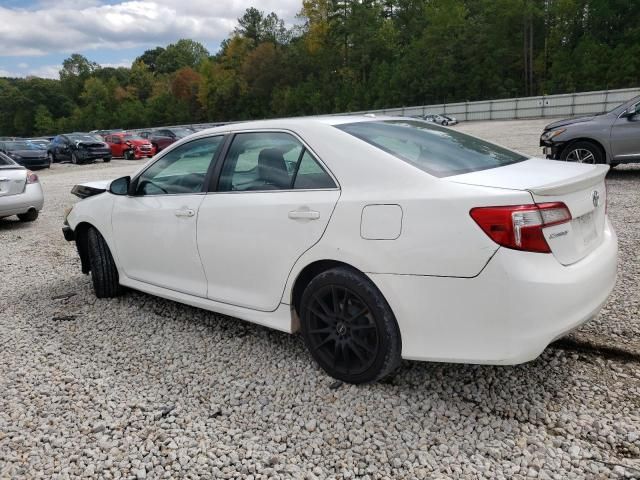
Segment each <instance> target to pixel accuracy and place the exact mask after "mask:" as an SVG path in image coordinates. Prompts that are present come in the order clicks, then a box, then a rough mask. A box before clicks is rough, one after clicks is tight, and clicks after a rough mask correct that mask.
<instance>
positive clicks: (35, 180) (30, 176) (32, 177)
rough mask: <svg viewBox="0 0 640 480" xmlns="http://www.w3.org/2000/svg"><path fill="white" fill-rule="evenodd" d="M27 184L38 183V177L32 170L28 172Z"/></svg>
mask: <svg viewBox="0 0 640 480" xmlns="http://www.w3.org/2000/svg"><path fill="white" fill-rule="evenodd" d="M27 183H38V175H36V174H35V173H33V172H32V171H31V170H27Z"/></svg>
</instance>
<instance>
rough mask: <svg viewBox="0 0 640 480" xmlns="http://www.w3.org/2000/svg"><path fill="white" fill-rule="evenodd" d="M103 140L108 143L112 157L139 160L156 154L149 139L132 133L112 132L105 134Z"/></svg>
mask: <svg viewBox="0 0 640 480" xmlns="http://www.w3.org/2000/svg"><path fill="white" fill-rule="evenodd" d="M104 140H105V142H107V143H108V144H109V147H110V148H111V154H112V155H113V156H114V157H124V158H126V159H127V160H133V159H135V160H139V159H141V158H151V157H153V156H154V155H155V154H156V149H155V147H154V146H153V145H152V144H151V142H150V141H149V140H147V139H146V138H142V137H141V136H140V135H136V134H133V133H126V132H120V133H112V134H109V135H106V136H105V138H104Z"/></svg>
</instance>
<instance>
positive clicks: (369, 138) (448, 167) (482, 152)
mask: <svg viewBox="0 0 640 480" xmlns="http://www.w3.org/2000/svg"><path fill="white" fill-rule="evenodd" d="M336 128H339V129H340V130H343V131H345V132H347V133H349V134H351V135H353V136H354V137H357V138H359V139H360V140H363V141H365V142H367V143H369V144H371V145H373V146H374V147H378V148H379V149H380V150H383V151H385V152H387V153H390V154H391V155H394V156H395V157H397V158H399V159H401V160H404V161H405V162H407V163H410V164H411V165H414V166H416V167H418V168H419V169H421V170H424V171H425V172H427V173H430V174H431V175H434V176H436V177H448V176H450V175H458V174H461V173H467V172H475V171H477V170H486V169H489V168H495V167H502V166H504V165H510V164H512V163H517V162H522V161H524V160H527V158H528V157H525V156H524V155H521V154H519V153H516V152H513V151H511V150H508V149H506V148H503V147H499V146H498V145H494V144H492V143H489V142H485V141H483V140H480V139H478V138H475V137H472V136H470V135H465V134H464V133H460V132H456V131H455V130H451V129H448V128H443V127H439V126H437V125H434V124H433V123H427V122H421V121H419V120H386V121H380V122H358V123H348V124H344V125H336Z"/></svg>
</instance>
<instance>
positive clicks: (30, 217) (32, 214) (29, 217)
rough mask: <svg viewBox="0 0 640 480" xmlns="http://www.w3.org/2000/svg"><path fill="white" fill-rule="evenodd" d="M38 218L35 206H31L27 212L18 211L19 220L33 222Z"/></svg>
mask: <svg viewBox="0 0 640 480" xmlns="http://www.w3.org/2000/svg"><path fill="white" fill-rule="evenodd" d="M36 218H38V211H37V210H36V209H35V208H32V209H31V210H29V211H28V212H27V213H19V214H18V220H20V221H21V222H33V221H35V220H36Z"/></svg>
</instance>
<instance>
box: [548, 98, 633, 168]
mask: <svg viewBox="0 0 640 480" xmlns="http://www.w3.org/2000/svg"><path fill="white" fill-rule="evenodd" d="M540 146H541V147H544V150H543V151H544V154H545V156H546V157H547V158H552V159H555V160H566V161H569V162H579V163H608V164H610V165H611V166H612V167H615V166H616V165H618V164H620V163H636V162H640V96H638V97H635V98H632V99H631V100H629V101H628V102H625V103H623V104H621V105H618V106H617V107H616V108H614V109H613V110H611V111H609V112H606V113H603V114H601V115H595V116H589V117H578V118H569V119H565V120H559V121H557V122H553V123H550V124H549V125H547V126H546V127H544V131H543V132H542V135H541V136H540Z"/></svg>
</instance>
